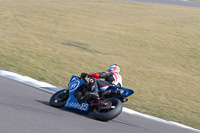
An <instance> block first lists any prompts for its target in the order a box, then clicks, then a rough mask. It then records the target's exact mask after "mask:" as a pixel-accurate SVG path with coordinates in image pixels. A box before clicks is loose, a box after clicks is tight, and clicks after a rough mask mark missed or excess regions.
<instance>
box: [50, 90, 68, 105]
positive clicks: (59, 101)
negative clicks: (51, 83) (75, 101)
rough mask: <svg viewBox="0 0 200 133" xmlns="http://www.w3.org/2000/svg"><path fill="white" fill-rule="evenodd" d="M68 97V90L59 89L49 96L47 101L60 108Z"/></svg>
mask: <svg viewBox="0 0 200 133" xmlns="http://www.w3.org/2000/svg"><path fill="white" fill-rule="evenodd" d="M68 97H69V90H66V89H64V90H60V91H58V92H56V93H55V94H53V95H52V96H51V98H50V100H49V103H50V105H51V106H53V107H57V108H61V107H64V106H65V104H66V102H67V99H68Z"/></svg>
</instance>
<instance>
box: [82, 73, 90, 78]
mask: <svg viewBox="0 0 200 133" xmlns="http://www.w3.org/2000/svg"><path fill="white" fill-rule="evenodd" d="M88 75H89V74H88V73H81V77H82V78H87V77H88Z"/></svg>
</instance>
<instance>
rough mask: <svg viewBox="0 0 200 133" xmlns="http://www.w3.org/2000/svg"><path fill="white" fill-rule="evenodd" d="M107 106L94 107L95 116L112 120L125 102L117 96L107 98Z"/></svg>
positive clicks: (103, 119)
mask: <svg viewBox="0 0 200 133" xmlns="http://www.w3.org/2000/svg"><path fill="white" fill-rule="evenodd" d="M104 101H105V102H107V104H108V105H107V106H108V107H106V106H97V107H95V108H94V109H93V114H94V118H95V119H97V120H101V121H108V120H112V119H114V118H115V117H117V116H118V115H119V114H120V113H121V112H122V108H123V104H122V102H121V101H120V100H118V99H116V98H109V99H105V100H104Z"/></svg>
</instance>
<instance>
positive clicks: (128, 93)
mask: <svg viewBox="0 0 200 133" xmlns="http://www.w3.org/2000/svg"><path fill="white" fill-rule="evenodd" d="M116 89H120V90H123V91H124V92H125V93H124V94H122V95H115V94H113V95H112V94H111V95H112V97H114V98H123V97H128V96H130V95H132V94H133V93H134V91H133V90H131V89H127V88H123V87H119V86H109V87H108V88H107V89H106V90H100V92H104V91H108V90H116Z"/></svg>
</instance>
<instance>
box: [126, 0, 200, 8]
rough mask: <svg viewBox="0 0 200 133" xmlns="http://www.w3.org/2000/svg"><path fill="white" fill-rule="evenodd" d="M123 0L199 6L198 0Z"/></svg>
mask: <svg viewBox="0 0 200 133" xmlns="http://www.w3.org/2000/svg"><path fill="white" fill-rule="evenodd" d="M124 1H135V2H143V3H153V4H167V5H177V6H187V7H197V8H200V2H196V1H188V0H124Z"/></svg>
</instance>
